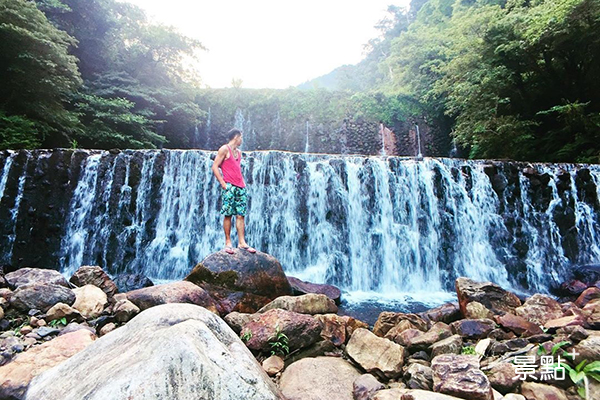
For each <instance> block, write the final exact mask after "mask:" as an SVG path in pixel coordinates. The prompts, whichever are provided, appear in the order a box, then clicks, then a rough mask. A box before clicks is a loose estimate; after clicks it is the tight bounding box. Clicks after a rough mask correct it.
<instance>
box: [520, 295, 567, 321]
mask: <svg viewBox="0 0 600 400" xmlns="http://www.w3.org/2000/svg"><path fill="white" fill-rule="evenodd" d="M515 314H516V315H518V316H519V317H522V318H525V319H526V320H528V321H530V322H533V323H534V324H536V325H544V324H545V323H546V321H549V320H551V319H556V318H560V317H562V316H563V310H562V308H561V306H560V303H559V302H558V301H556V300H554V299H553V298H551V297H549V296H546V295H543V294H534V295H533V296H531V297H530V298H528V299H527V300H525V303H523V305H522V306H520V307H517V308H516V309H515Z"/></svg>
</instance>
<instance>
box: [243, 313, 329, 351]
mask: <svg viewBox="0 0 600 400" xmlns="http://www.w3.org/2000/svg"><path fill="white" fill-rule="evenodd" d="M278 331H279V332H281V333H283V334H285V335H286V336H287V338H288V346H289V351H290V352H292V351H294V350H296V349H300V348H303V347H308V346H310V345H312V344H313V343H315V342H316V341H317V340H319V333H320V332H321V324H319V321H317V320H316V319H315V318H314V317H312V316H310V315H306V314H298V313H295V312H291V311H286V310H279V309H274V310H269V311H267V312H265V313H263V314H259V315H258V316H257V318H256V319H253V320H251V321H250V322H248V323H247V324H245V325H244V327H243V328H242V331H241V334H242V337H244V336H245V335H250V338H249V339H248V340H247V341H246V346H247V347H248V348H249V349H252V350H259V351H271V350H272V346H271V345H270V344H271V343H274V342H276V341H277V339H276V336H277V333H278Z"/></svg>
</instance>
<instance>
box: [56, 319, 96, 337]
mask: <svg viewBox="0 0 600 400" xmlns="http://www.w3.org/2000/svg"><path fill="white" fill-rule="evenodd" d="M81 329H85V330H86V331H88V332H91V333H93V334H94V335H95V334H96V330H95V329H94V328H92V327H91V326H88V325H85V324H79V323H77V322H71V323H70V324H68V325H67V326H65V327H64V328H63V329H62V330H61V331H60V333H59V334H58V336H63V335H66V334H67V333H71V332H76V331H79V330H81Z"/></svg>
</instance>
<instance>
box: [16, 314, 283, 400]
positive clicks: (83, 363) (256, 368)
mask: <svg viewBox="0 0 600 400" xmlns="http://www.w3.org/2000/svg"><path fill="white" fill-rule="evenodd" d="M26 399H27V400H39V399H44V400H80V399H87V400H106V399H129V400H150V399H215V400H216V399H219V400H237V399H256V400H279V399H280V394H279V393H278V390H277V388H276V387H275V385H274V384H273V383H272V382H271V380H270V379H269V378H268V376H267V375H266V373H265V372H264V371H263V370H262V367H261V366H260V364H258V362H257V361H256V360H255V359H254V357H253V356H252V354H251V353H250V352H249V351H248V349H247V348H246V347H245V346H244V344H243V343H242V342H241V341H240V340H239V338H238V337H237V335H236V334H235V333H234V332H233V331H232V330H231V329H230V328H229V327H228V326H227V324H226V323H225V322H224V321H223V320H222V319H221V318H219V317H218V316H216V315H215V314H213V313H211V312H209V311H208V310H206V309H204V308H202V307H198V306H196V305H192V304H164V305H160V306H157V307H153V308H150V309H148V310H146V311H144V312H142V313H140V314H139V315H138V316H136V317H135V318H134V319H132V320H131V321H129V323H127V324H126V325H124V326H123V327H121V328H119V329H117V330H115V331H113V332H111V333H110V334H108V335H105V336H103V337H101V338H100V339H98V340H97V341H96V342H94V343H93V344H92V345H91V346H89V347H87V348H86V349H85V350H84V351H82V352H80V353H78V354H77V355H75V356H74V357H72V358H70V359H69V360H67V361H65V362H63V363H62V364H60V365H58V366H56V367H54V368H52V369H50V370H48V371H46V372H44V373H43V374H41V375H39V376H37V377H36V378H35V379H34V380H33V381H32V383H31V385H30V386H29V390H28V391H27V394H26Z"/></svg>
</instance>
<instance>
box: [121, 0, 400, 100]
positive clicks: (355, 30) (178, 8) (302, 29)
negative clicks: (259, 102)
mask: <svg viewBox="0 0 600 400" xmlns="http://www.w3.org/2000/svg"><path fill="white" fill-rule="evenodd" d="M127 1H128V2H129V3H133V4H136V5H137V6H139V7H141V8H142V9H144V10H145V11H146V13H147V15H148V17H149V19H150V21H152V22H158V23H162V24H164V25H171V26H174V27H175V28H177V30H178V31H179V32H180V33H182V34H184V35H186V36H189V37H192V38H195V39H198V40H200V42H202V44H203V46H204V47H206V48H208V51H201V52H199V57H198V59H199V62H198V66H197V70H198V73H199V74H200V77H201V78H202V83H203V84H204V85H206V86H208V87H212V88H219V87H230V86H231V82H232V79H241V80H242V87H244V88H276V89H282V88H287V87H289V86H296V85H299V84H301V83H303V82H305V81H307V80H310V79H313V78H316V77H318V76H321V75H324V74H327V73H329V72H331V71H332V70H333V69H335V68H337V67H339V66H342V65H344V64H356V63H358V62H359V61H360V60H361V59H362V58H363V57H364V55H365V54H364V45H365V44H366V43H367V42H368V41H369V40H370V39H372V38H375V37H377V35H378V31H377V29H375V28H374V26H375V25H376V24H377V22H378V21H380V20H381V19H383V18H384V17H385V16H386V14H387V13H386V10H387V6H388V5H390V4H394V5H400V6H402V5H405V4H408V0H364V1H362V0H361V1H358V0H345V1H344V0H320V1H317V0H304V1H290V0H278V1H276V0H254V1H251V0H246V1H243V0H221V1H219V0H195V1H192V0H127Z"/></svg>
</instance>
